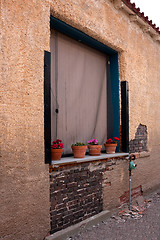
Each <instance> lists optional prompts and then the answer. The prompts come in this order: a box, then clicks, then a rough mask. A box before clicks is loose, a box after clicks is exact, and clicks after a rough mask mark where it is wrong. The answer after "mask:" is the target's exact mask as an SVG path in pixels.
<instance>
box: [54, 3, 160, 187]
mask: <svg viewBox="0 0 160 240" xmlns="http://www.w3.org/2000/svg"><path fill="white" fill-rule="evenodd" d="M51 14H52V15H53V16H55V17H57V18H59V19H60V20H62V21H64V22H66V23H68V24H70V25H72V26H73V27H76V28H78V29H79V30H81V31H83V32H84V33H86V34H88V35H89V36H91V37H93V38H96V39H97V40H99V41H101V42H103V43H104V44H106V45H108V46H109V47H112V48H113V49H115V50H117V51H118V52H119V73H120V81H128V82H129V111H130V114H129V121H130V123H129V124H130V141H132V140H134V139H135V135H136V132H137V128H138V126H139V125H140V124H141V125H144V126H146V129H147V149H148V150H149V151H150V158H147V159H146V164H145V166H144V167H145V168H144V169H143V171H141V173H140V174H141V175H142V176H143V178H146V176H150V180H149V181H144V186H145V189H147V188H149V187H152V186H154V185H155V184H156V183H157V184H158V183H159V182H160V177H158V176H159V171H160V165H159V164H158V163H159V161H158V155H159V153H160V131H159V125H160V111H158V110H157V106H158V104H159V101H160V86H159V82H160V68H159V62H160V42H159V41H156V40H155V39H154V38H153V37H151V35H150V34H148V33H147V32H146V31H145V29H144V28H143V27H142V26H140V25H138V24H137V23H136V22H134V21H132V20H131V18H130V16H129V14H127V13H126V12H124V11H122V10H121V9H117V8H115V7H114V4H113V3H112V2H111V1H104V0H101V1H93V0H87V1H83V0H79V1H74V0H68V1H67V2H64V1H63V0H60V1H54V3H51ZM82 19H83V21H82ZM134 149H135V148H134ZM153 162H154V163H156V169H155V168H154V167H153V164H152V163H153ZM155 175H156V176H157V177H156V180H155Z"/></svg>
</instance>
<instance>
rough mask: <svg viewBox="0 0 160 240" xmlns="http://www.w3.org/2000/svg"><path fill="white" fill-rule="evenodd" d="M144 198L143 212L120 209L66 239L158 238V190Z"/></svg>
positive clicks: (126, 239)
mask: <svg viewBox="0 0 160 240" xmlns="http://www.w3.org/2000/svg"><path fill="white" fill-rule="evenodd" d="M145 199H146V201H145V203H144V201H143V212H141V211H139V212H138V211H132V212H128V213H127V212H126V211H124V209H120V211H119V213H117V214H116V215H114V216H113V215H112V217H110V218H108V219H106V220H105V222H100V223H99V224H97V225H94V226H92V227H90V228H87V229H82V230H81V232H79V233H78V234H77V235H76V236H74V237H73V236H72V237H70V238H67V239H66V240H133V239H136V240H160V190H159V191H157V192H155V193H152V194H150V195H149V196H147V197H146V198H145ZM141 200H142V199H141ZM132 205H133V204H132ZM134 206H135V205H133V207H134ZM140 206H142V201H141V203H139V207H140ZM122 208H124V207H122ZM123 213H124V214H123Z"/></svg>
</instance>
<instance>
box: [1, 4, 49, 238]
mask: <svg viewBox="0 0 160 240" xmlns="http://www.w3.org/2000/svg"><path fill="white" fill-rule="evenodd" d="M49 17H50V10H49V5H48V3H47V2H45V1H41V2H40V1H34V0H33V1H32V0H31V1H30V0H28V1H27V0H25V1H21V0H18V1H13V0H9V1H5V0H4V1H3V0H2V1H1V33H2V35H1V54H2V55H1V61H2V62H1V66H0V67H1V80H2V81H1V95H2V100H1V104H2V105H1V109H2V112H1V113H2V114H1V117H2V132H1V133H2V141H1V142H2V147H1V150H2V151H1V156H2V157H1V158H0V161H1V173H0V186H1V187H0V188H1V192H0V196H1V197H0V206H1V214H0V215H1V218H0V222H1V224H0V236H1V239H7V240H10V239H11V240H13V239H15V240H18V239H20V240H23V239H25V240H26V239H43V237H44V236H46V234H47V232H48V231H49V229H50V226H49V207H50V206H49V175H48V171H49V170H48V166H47V165H45V164H44V119H43V118H44V110H43V108H44V103H43V85H44V77H43V71H44V70H43V69H44V67H43V66H44V63H43V62H44V60H43V56H44V50H49V38H50V36H49V34H50V27H49Z"/></svg>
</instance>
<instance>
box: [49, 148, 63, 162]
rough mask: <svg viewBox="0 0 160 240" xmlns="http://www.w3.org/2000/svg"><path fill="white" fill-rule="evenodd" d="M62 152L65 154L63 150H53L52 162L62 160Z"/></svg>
mask: <svg viewBox="0 0 160 240" xmlns="http://www.w3.org/2000/svg"><path fill="white" fill-rule="evenodd" d="M62 152H63V148H58V149H56V148H55V149H53V148H51V156H52V160H53V161H55V160H60V159H61V156H62Z"/></svg>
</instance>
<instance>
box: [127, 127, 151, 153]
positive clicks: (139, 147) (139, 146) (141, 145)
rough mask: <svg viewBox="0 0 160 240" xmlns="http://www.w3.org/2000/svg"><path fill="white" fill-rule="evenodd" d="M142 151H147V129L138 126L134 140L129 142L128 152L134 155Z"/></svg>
mask: <svg viewBox="0 0 160 240" xmlns="http://www.w3.org/2000/svg"><path fill="white" fill-rule="evenodd" d="M143 151H147V127H146V126H145V125H142V124H139V126H138V128H137V132H136V134H135V139H133V140H131V141H130V142H129V152H130V153H135V152H143Z"/></svg>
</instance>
